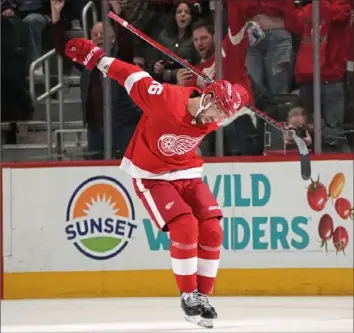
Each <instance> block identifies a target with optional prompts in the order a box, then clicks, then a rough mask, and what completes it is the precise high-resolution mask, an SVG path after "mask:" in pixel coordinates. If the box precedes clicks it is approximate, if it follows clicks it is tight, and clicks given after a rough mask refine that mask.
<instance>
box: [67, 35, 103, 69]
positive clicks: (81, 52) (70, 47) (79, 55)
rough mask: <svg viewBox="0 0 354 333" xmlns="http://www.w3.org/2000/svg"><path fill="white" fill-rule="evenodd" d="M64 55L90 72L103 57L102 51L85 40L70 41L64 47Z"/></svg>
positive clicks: (75, 39) (74, 39)
mask: <svg viewBox="0 0 354 333" xmlns="http://www.w3.org/2000/svg"><path fill="white" fill-rule="evenodd" d="M65 55H66V56H67V57H69V58H71V59H72V60H73V61H75V62H77V63H79V64H81V65H84V66H85V67H86V68H87V69H90V70H92V69H94V68H95V66H96V65H97V63H98V62H99V61H100V59H101V58H102V57H104V56H105V54H104V52H103V50H102V49H100V48H99V47H98V46H96V45H95V44H94V43H92V42H91V41H89V40H87V39H85V38H73V39H70V40H69V41H68V42H67V43H66V45H65Z"/></svg>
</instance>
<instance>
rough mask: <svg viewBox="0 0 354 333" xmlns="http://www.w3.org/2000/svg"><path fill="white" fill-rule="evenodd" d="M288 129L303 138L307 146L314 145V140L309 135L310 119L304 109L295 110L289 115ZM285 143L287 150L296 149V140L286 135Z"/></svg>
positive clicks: (297, 108)
mask: <svg viewBox="0 0 354 333" xmlns="http://www.w3.org/2000/svg"><path fill="white" fill-rule="evenodd" d="M287 128H288V129H289V130H290V131H294V132H295V133H296V134H297V135H298V136H299V137H300V138H302V139H303V140H304V141H305V143H306V145H307V146H311V145H312V138H311V135H310V133H309V124H308V117H307V114H306V112H305V110H304V109H303V108H302V107H296V108H293V109H292V110H291V111H290V112H289V114H288V119H287ZM284 142H285V143H286V145H287V148H288V149H289V148H290V147H292V148H294V149H295V147H296V145H295V143H294V140H293V139H291V138H290V137H289V136H287V135H284Z"/></svg>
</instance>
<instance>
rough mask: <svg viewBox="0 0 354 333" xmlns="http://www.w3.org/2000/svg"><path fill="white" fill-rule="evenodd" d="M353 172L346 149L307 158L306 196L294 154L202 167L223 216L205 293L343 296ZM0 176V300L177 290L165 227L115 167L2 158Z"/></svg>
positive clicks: (347, 283) (349, 281) (347, 286)
mask: <svg viewBox="0 0 354 333" xmlns="http://www.w3.org/2000/svg"><path fill="white" fill-rule="evenodd" d="M324 159H325V160H324ZM214 161H215V160H214ZM261 161H262V162H261ZM353 170H354V166H353V157H352V156H349V155H336V156H322V160H319V159H318V158H317V159H316V160H313V162H312V177H313V179H315V180H317V177H319V182H320V183H321V185H320V186H319V187H318V188H316V189H315V190H312V191H310V194H308V187H309V185H310V184H311V181H303V180H302V179H301V176H300V169H299V163H298V162H297V158H296V157H289V158H288V159H283V160H281V161H279V157H277V158H276V159H275V158H267V157H261V158H242V159H234V158H233V159H219V160H217V162H214V163H211V162H208V163H206V165H205V172H204V174H205V176H204V180H205V181H206V182H207V183H208V185H209V187H210V188H211V190H212V191H213V193H214V195H215V197H216V198H217V200H218V202H219V204H220V206H221V207H222V209H223V212H224V219H223V221H221V225H222V228H223V231H224V242H223V246H222V255H221V262H220V272H219V276H218V280H217V283H216V286H215V291H214V293H215V294H216V295H219V296H223V295H230V296H233V295H350V294H353V240H352V237H353V220H352V219H351V217H350V216H348V215H350V209H351V208H352V207H353V197H354V195H353V191H354V190H353V182H354V179H353ZM1 176H2V177H1V178H2V179H1V180H2V181H1V183H2V200H1V207H0V208H1V212H2V214H1V216H2V220H1V224H2V228H1V230H2V244H3V249H2V250H3V253H2V254H3V255H2V256H1V258H2V260H3V261H2V263H1V281H2V286H3V288H2V289H3V295H2V296H3V297H4V298H6V299H16V298H68V297H100V296H103V297H111V296H137V297H138V296H173V295H177V290H176V287H175V282H174V277H173V274H172V273H171V270H170V267H171V264H170V259H169V252H168V249H169V239H168V234H164V233H161V232H158V230H157V228H156V227H155V226H154V224H153V222H152V221H151V220H150V217H149V216H148V214H147V213H146V211H145V210H144V208H143V207H142V205H141V203H140V202H139V200H138V198H137V197H136V196H135V193H134V190H133V186H132V182H131V179H130V177H129V176H127V175H126V174H125V173H123V172H122V171H121V170H120V169H119V168H118V167H117V165H116V163H115V162H110V163H102V162H97V163H95V162H81V163H80V162H79V163H77V162H76V163H69V162H68V163H67V162H60V163H45V164H43V163H42V164H37V163H33V164H3V165H2V172H1ZM327 236H328V241H327V251H326V246H323V247H321V237H322V238H325V237H327ZM342 245H344V247H345V249H344V253H343V252H342V251H339V252H338V253H337V249H336V247H337V248H339V249H341V248H340V246H342Z"/></svg>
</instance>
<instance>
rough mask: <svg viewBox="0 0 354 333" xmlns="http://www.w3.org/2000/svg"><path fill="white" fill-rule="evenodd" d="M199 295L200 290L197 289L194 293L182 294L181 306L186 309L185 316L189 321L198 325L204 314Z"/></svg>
mask: <svg viewBox="0 0 354 333" xmlns="http://www.w3.org/2000/svg"><path fill="white" fill-rule="evenodd" d="M198 296H199V295H198V291H196V290H195V291H193V292H192V293H182V294H181V308H182V310H183V311H184V317H185V318H186V320H187V321H189V322H191V323H193V324H196V325H198V323H199V321H200V315H201V314H202V307H201V305H200V303H199V298H198Z"/></svg>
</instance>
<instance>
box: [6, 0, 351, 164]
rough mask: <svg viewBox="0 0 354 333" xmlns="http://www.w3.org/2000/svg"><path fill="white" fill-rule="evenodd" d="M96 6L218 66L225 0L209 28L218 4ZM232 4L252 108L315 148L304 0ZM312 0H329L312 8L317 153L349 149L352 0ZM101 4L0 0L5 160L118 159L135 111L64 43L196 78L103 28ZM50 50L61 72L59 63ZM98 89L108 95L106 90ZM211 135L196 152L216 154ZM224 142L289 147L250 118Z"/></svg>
mask: <svg viewBox="0 0 354 333" xmlns="http://www.w3.org/2000/svg"><path fill="white" fill-rule="evenodd" d="M103 1H108V4H109V8H110V10H112V11H113V12H115V13H117V14H119V15H121V16H123V17H124V18H126V19H127V20H128V21H129V22H130V23H132V24H133V25H135V26H136V27H137V28H139V29H141V30H142V31H143V32H145V33H146V34H147V35H149V36H150V37H152V38H153V39H155V40H156V41H158V42H159V43H161V44H162V45H164V46H166V47H167V48H169V49H171V50H172V51H173V52H175V53H176V54H177V55H179V56H180V57H182V58H183V59H185V60H187V61H189V62H190V63H191V64H193V65H196V66H198V67H199V68H200V69H202V70H203V71H204V73H205V74H207V75H211V76H212V75H214V74H215V70H216V69H215V62H213V61H211V60H210V59H214V58H213V56H214V54H215V49H216V46H215V43H216V38H215V35H216V33H219V35H221V36H222V39H224V38H227V34H228V27H229V24H230V22H229V20H230V17H232V16H230V15H228V14H229V11H230V8H228V1H226V0H225V1H224V0H217V1H220V2H222V16H223V19H222V22H221V24H220V25H218V26H216V25H215V7H216V6H217V3H216V1H215V0H184V1H183V0H111V1H109V0H103ZM229 1H240V2H246V3H247V8H248V9H247V10H248V12H249V14H248V15H249V16H248V17H249V21H248V24H247V26H246V28H247V31H246V32H245V33H247V34H248V36H249V43H248V45H247V46H246V47H247V50H246V51H247V56H246V60H245V66H246V67H247V72H248V76H249V79H250V82H251V86H252V93H253V98H254V102H255V105H256V106H257V107H258V108H259V109H261V110H262V111H264V112H266V113H267V114H269V115H270V116H272V117H273V118H275V119H276V120H278V121H280V122H284V123H286V125H287V126H288V127H289V128H291V129H293V130H294V131H296V132H297V133H298V135H300V136H301V137H303V138H304V140H305V142H306V143H307V145H308V146H309V148H310V149H311V150H314V144H315V138H316V135H314V131H315V127H316V126H315V125H314V97H313V96H314V84H313V75H314V66H313V61H314V60H313V56H312V55H313V38H312V37H313V30H312V25H311V24H309V22H310V23H311V22H312V6H313V4H312V1H311V0H229ZM313 1H320V3H321V6H326V11H323V10H322V11H320V26H319V37H320V40H319V54H318V59H317V60H318V61H319V68H320V104H321V105H320V112H321V117H320V119H321V124H317V127H316V128H317V130H318V129H320V131H321V136H320V138H321V151H322V152H331V153H339V152H350V151H352V152H353V151H354V143H353V130H354V96H353V95H354V57H353V55H354V32H353V26H354V25H353V17H354V14H353V13H354V0H313ZM102 4H103V3H102V2H101V0H93V1H89V0H52V1H50V0H1V108H2V112H1V149H2V156H3V159H5V160H11V161H13V160H15V161H17V160H28V159H32V160H43V159H102V158H104V157H105V156H107V154H106V155H105V154H104V151H105V148H106V149H107V147H109V149H110V150H111V151H110V153H109V154H108V155H109V156H111V157H112V158H113V159H120V158H122V156H123V154H124V152H125V149H126V147H127V145H128V143H129V140H130V138H131V137H132V134H133V132H134V129H135V127H136V125H137V123H138V121H139V119H140V116H141V111H140V110H139V108H138V107H137V106H136V105H135V104H134V103H133V102H132V101H131V100H130V98H129V96H128V95H127V94H126V92H125V90H124V89H123V88H122V87H121V86H119V85H118V83H117V82H115V81H109V82H108V83H107V82H106V83H105V82H104V81H105V79H103V78H102V76H101V74H100V72H99V71H98V70H93V71H88V70H86V69H84V68H80V67H79V66H77V65H75V64H73V63H72V62H71V61H69V60H68V59H66V58H65V56H64V54H63V50H64V45H65V42H66V41H67V40H68V39H69V38H72V37H83V36H86V37H88V38H90V39H91V40H92V41H93V42H94V43H95V44H97V45H98V46H100V47H103V44H104V38H106V39H107V40H109V45H110V46H111V47H110V49H111V50H110V52H111V55H112V56H114V57H117V58H119V59H122V60H124V61H127V62H130V63H134V64H136V65H138V66H140V67H142V68H143V69H144V70H146V71H148V72H149V73H150V74H151V75H152V76H153V77H154V78H155V79H156V80H157V81H160V82H167V83H171V84H177V85H195V86H199V87H201V88H202V87H203V86H204V85H205V82H203V81H202V80H200V79H196V78H195V77H193V75H192V74H191V73H190V72H189V71H188V70H186V69H183V68H181V66H180V65H179V64H177V63H176V62H173V61H171V59H169V58H168V57H167V56H166V55H164V54H162V53H161V52H159V51H157V50H156V49H154V48H153V47H151V46H149V45H148V44H147V43H145V42H144V41H142V40H140V39H138V38H137V37H135V36H134V35H133V34H131V33H130V32H129V31H128V30H126V29H124V28H122V27H120V26H118V25H117V24H116V23H114V22H113V21H109V24H108V25H105V24H103V23H102V21H101V20H102ZM321 8H322V7H321ZM215 29H218V31H215ZM58 56H59V57H62V59H63V68H61V66H60V65H59V66H58V65H57V64H58V62H57V57H58ZM59 61H60V60H59ZM228 64H229V65H228V67H227V68H223V71H224V72H225V71H227V72H228V73H230V72H232V71H237V70H239V69H238V68H237V65H236V64H237V62H236V63H235V67H233V66H232V61H230V62H228ZM224 67H225V66H224ZM107 80H109V79H107ZM107 85H109V87H110V94H109V95H108V97H107V95H106V97H105V89H106V88H107ZM55 86H57V88H56V89H52V90H51V91H50V89H51V88H53V87H55ZM48 92H50V93H48ZM46 93H47V94H46ZM105 98H106V104H105V102H104V101H105ZM107 98H109V105H108V106H107ZM107 107H109V108H110V112H111V117H110V119H109V124H108V125H107V123H106V124H105V121H104V115H105V112H106V108H107ZM107 126H108V127H109V129H110V131H108V135H110V133H111V136H110V138H109V140H110V141H111V144H110V145H108V146H107V145H105V140H107V134H106V135H105V131H106V132H107ZM216 140H217V139H216V135H215V133H214V134H211V135H209V136H208V137H207V138H205V139H204V141H203V142H202V145H201V147H200V151H199V152H200V154H201V155H203V156H215V155H220V151H219V152H218V151H217V149H216V146H217V145H216ZM222 140H223V145H222V154H223V155H225V156H239V155H270V154H273V155H274V154H277V155H281V154H292V153H294V151H295V150H294V146H293V143H292V142H291V140H290V139H289V138H287V137H283V136H282V135H281V134H279V133H278V132H277V131H275V130H273V129H272V128H271V127H269V126H267V125H266V124H264V122H262V121H260V120H258V119H255V118H254V117H251V116H250V115H244V116H242V117H239V118H238V119H237V120H236V121H235V122H234V123H232V124H231V125H229V126H227V127H225V128H224V130H223V138H222ZM219 150H220V149H219Z"/></svg>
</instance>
